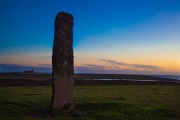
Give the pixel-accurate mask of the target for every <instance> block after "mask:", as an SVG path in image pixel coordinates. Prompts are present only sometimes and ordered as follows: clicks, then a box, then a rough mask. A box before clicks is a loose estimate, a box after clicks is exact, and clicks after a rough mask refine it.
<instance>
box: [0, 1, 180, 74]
mask: <svg viewBox="0 0 180 120" xmlns="http://www.w3.org/2000/svg"><path fill="white" fill-rule="evenodd" d="M62 11H64V12H68V13H70V14H72V15H73V16H74V28H73V31H74V43H73V48H74V62H75V63H74V65H75V73H120V74H171V75H180V0H0V72H15V71H16V72H19V71H23V70H25V69H34V70H35V72H36V71H37V72H51V56H52V45H53V38H54V19H55V16H56V14H57V13H58V12H62Z"/></svg>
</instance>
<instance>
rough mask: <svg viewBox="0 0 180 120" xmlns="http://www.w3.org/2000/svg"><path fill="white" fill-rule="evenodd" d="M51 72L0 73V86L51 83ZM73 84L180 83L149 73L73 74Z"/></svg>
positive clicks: (179, 83) (179, 82)
mask: <svg viewBox="0 0 180 120" xmlns="http://www.w3.org/2000/svg"><path fill="white" fill-rule="evenodd" d="M51 78H52V75H51V74H37V73H25V74H24V73H23V74H0V86H37V85H38V86H39V85H40V86H41V85H51V84H52V79H51ZM74 84H75V85H180V81H179V80H177V79H170V78H161V77H156V76H150V75H127V74H75V75H74Z"/></svg>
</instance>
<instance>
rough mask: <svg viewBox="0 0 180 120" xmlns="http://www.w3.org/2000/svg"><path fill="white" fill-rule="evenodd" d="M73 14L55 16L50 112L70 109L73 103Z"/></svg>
mask: <svg viewBox="0 0 180 120" xmlns="http://www.w3.org/2000/svg"><path fill="white" fill-rule="evenodd" d="M73 24H74V23H73V16H72V15H71V14H69V13H65V12H60V13H58V14H57V16H56V18H55V31H54V44H53V54H52V69H53V71H52V81H53V82H52V87H53V90H52V102H51V112H52V113H53V114H54V113H56V112H60V111H62V112H63V111H69V112H70V111H72V110H73V109H75V107H74V103H73V84H74V81H73V74H74V56H73Z"/></svg>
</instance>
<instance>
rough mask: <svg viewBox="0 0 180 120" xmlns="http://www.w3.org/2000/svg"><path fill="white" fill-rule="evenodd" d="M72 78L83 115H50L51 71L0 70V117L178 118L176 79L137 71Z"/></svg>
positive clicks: (84, 119)
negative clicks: (171, 79)
mask: <svg viewBox="0 0 180 120" xmlns="http://www.w3.org/2000/svg"><path fill="white" fill-rule="evenodd" d="M74 79H75V86H74V96H73V98H74V103H75V106H76V108H77V109H80V111H81V112H82V116H79V117H77V118H74V117H62V116H57V117H53V118H52V117H50V115H49V114H48V112H47V111H49V110H50V103H51V95H52V87H51V74H6V75H4V74H0V95H1V97H0V120H5V119H10V120H14V119H18V120H19V119H22V120H24V119H35V120H37V119H38V120H41V119H48V120H55V119H61V120H62V119H67V120H99V119H102V120H120V119H122V120H132V119H139V120H142V119H143V120H160V119H161V120H179V118H180V94H179V93H180V87H179V84H178V83H176V84H165V83H168V81H169V80H167V79H165V80H163V79H160V78H156V77H152V76H138V75H97V76H96V75H75V76H74ZM85 79H90V80H85ZM94 79H135V80H160V81H159V82H158V81H155V82H154V84H152V83H153V82H148V81H146V82H144V81H143V82H140V81H139V82H137V81H133V82H132V81H131V80H127V81H129V83H128V82H122V81H126V80H94ZM84 81H85V82H84ZM112 81H113V82H112ZM117 81H118V82H117ZM9 82H10V83H9ZM127 83H128V84H127ZM147 83H148V84H147ZM150 83H151V84H150ZM157 83H158V84H157Z"/></svg>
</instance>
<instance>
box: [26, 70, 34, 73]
mask: <svg viewBox="0 0 180 120" xmlns="http://www.w3.org/2000/svg"><path fill="white" fill-rule="evenodd" d="M24 73H34V70H24Z"/></svg>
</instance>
